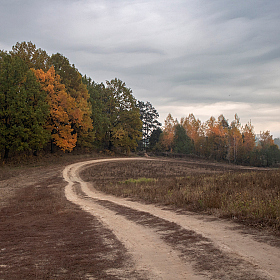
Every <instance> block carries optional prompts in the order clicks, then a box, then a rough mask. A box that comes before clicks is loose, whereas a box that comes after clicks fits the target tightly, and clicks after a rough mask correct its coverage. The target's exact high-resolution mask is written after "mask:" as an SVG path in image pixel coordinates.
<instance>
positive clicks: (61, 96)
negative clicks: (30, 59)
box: [32, 67, 82, 151]
mask: <svg viewBox="0 0 280 280" xmlns="http://www.w3.org/2000/svg"><path fill="white" fill-rule="evenodd" d="M32 70H33V71H34V73H35V75H36V77H37V79H38V81H39V82H40V84H41V87H42V89H43V90H44V91H45V92H46V93H47V102H48V104H49V106H50V115H49V118H48V120H47V124H46V128H47V129H48V130H49V131H50V132H51V141H52V144H53V143H54V144H55V145H56V146H58V147H59V148H60V149H61V150H62V151H72V150H73V148H74V147H75V146H76V143H77V134H76V133H74V131H73V128H72V123H73V122H74V123H81V122H82V114H81V112H80V110H79V108H78V107H77V104H76V101H75V99H74V98H73V97H71V96H70V95H69V94H68V93H67V92H66V90H65V86H64V84H62V83H61V82H60V76H59V75H57V74H55V70H54V67H51V68H50V69H49V70H48V71H47V72H44V71H43V70H42V69H38V70H35V69H32Z"/></svg>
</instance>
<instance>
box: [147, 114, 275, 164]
mask: <svg viewBox="0 0 280 280" xmlns="http://www.w3.org/2000/svg"><path fill="white" fill-rule="evenodd" d="M149 149H150V150H152V151H156V152H171V153H179V154H194V155H197V156H200V157H203V158H208V159H214V160H217V161H226V162H231V163H235V164H243V165H251V166H273V165H276V164H277V163H279V162H280V150H279V148H278V146H277V145H276V144H275V143H274V140H273V137H272V135H270V132H269V131H265V132H262V133H260V135H258V137H257V135H256V134H255V133H254V127H253V125H252V124H251V122H249V123H247V124H246V125H245V126H244V125H242V124H241V122H240V119H239V117H238V116H237V114H236V115H235V118H234V120H233V121H232V122H231V123H229V122H228V120H227V119H225V117H224V116H223V115H220V116H219V117H218V119H215V118H214V117H211V118H210V119H209V120H207V121H206V122H204V123H203V122H201V121H200V120H199V119H197V118H196V117H195V116H194V115H193V114H190V115H189V116H188V117H186V118H182V119H181V120H180V122H179V121H178V120H177V119H174V118H173V117H172V116H171V114H169V115H168V116H167V118H166V120H165V125H164V128H163V130H161V129H160V128H159V129H157V130H155V131H154V132H153V133H152V135H151V138H150V146H149Z"/></svg>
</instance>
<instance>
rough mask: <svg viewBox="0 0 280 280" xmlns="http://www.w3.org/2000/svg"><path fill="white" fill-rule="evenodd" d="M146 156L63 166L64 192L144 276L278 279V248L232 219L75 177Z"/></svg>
mask: <svg viewBox="0 0 280 280" xmlns="http://www.w3.org/2000/svg"><path fill="white" fill-rule="evenodd" d="M124 160H125V161H129V160H152V159H147V158H114V159H99V160H91V161H85V162H80V163H75V164H71V165H69V166H67V167H66V168H65V169H64V171H63V177H64V179H65V180H66V181H67V182H68V184H67V186H66V187H65V195H66V198H67V199H68V200H69V201H71V202H73V203H75V204H77V205H79V206H80V207H81V208H82V209H83V210H84V211H87V212H89V213H91V214H92V215H94V216H95V217H98V218H99V219H100V220H101V221H102V223H103V224H105V225H106V227H108V228H109V229H110V230H112V232H113V233H114V234H115V235H116V237H117V238H118V239H119V240H120V241H121V242H122V243H123V244H124V245H125V247H126V248H127V250H128V251H129V252H130V253H131V255H132V257H133V260H134V264H135V270H137V271H139V273H141V274H142V275H143V276H145V277H146V278H147V279H194V280H195V279H244V280H245V279H246V280H250V279H280V265H279V264H280V249H279V248H276V247H273V246H270V245H268V244H266V243H263V242H260V241H257V240H255V239H254V238H253V236H251V235H248V234H244V233H242V232H241V231H240V230H237V229H236V224H234V223H231V222H226V221H223V220H219V219H210V218H209V217H206V216H202V215H195V214H192V213H188V214H184V215H182V214H178V213H175V212H174V211H170V210H166V209H162V208H161V207H157V206H154V205H146V204H141V203H139V202H135V201H130V200H128V199H123V198H118V197H114V196H110V195H106V194H103V193H101V192H98V191H96V190H95V189H94V188H93V186H92V185H91V184H90V183H86V182H84V181H83V180H82V179H81V178H80V177H79V172H80V171H81V170H82V169H83V168H85V167H87V166H89V165H92V164H105V163H106V162H108V161H124Z"/></svg>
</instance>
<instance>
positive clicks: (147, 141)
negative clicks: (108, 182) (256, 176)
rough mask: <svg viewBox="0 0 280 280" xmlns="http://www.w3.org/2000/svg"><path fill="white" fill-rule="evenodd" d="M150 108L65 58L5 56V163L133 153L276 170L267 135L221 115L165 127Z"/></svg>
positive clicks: (0, 126)
mask: <svg viewBox="0 0 280 280" xmlns="http://www.w3.org/2000/svg"><path fill="white" fill-rule="evenodd" d="M158 118H159V114H158V112H157V110H156V109H155V108H154V107H153V106H152V104H151V103H150V102H146V103H145V102H142V101H138V100H136V98H135V97H134V96H133V94H132V90H131V89H130V88H128V87H127V86H126V84H125V83H124V82H122V81H121V80H119V79H117V78H115V79H113V80H110V81H106V82H105V83H100V84H99V83H96V82H94V81H93V80H92V79H91V78H90V77H87V76H86V75H84V76H82V75H81V73H80V72H79V71H78V69H77V68H76V67H75V65H74V64H70V62H69V60H68V58H66V57H64V56H63V55H62V54H59V53H56V54H52V55H48V54H47V52H46V51H44V50H42V49H40V48H38V49H37V48H36V46H35V44H33V43H32V42H28V43H26V42H22V43H17V44H16V45H15V46H13V47H12V50H11V51H10V52H7V51H0V159H1V161H3V160H4V161H5V160H6V159H7V158H8V157H10V158H12V157H14V156H18V155H26V154H34V155H36V154H38V152H39V151H41V150H43V151H44V152H55V151H57V150H61V151H64V152H71V151H73V150H75V149H83V150H86V151H113V152H121V153H127V154H128V153H130V152H131V151H137V150H138V151H139V150H140V151H154V152H170V153H179V154H193V155H197V156H200V157H204V158H209V159H214V160H218V161H220V160H222V161H227V162H232V163H235V164H246V165H255V166H271V165H274V164H276V163H277V162H280V151H279V149H278V146H277V145H275V144H274V141H273V139H272V136H271V135H270V133H269V132H268V131H266V132H263V133H261V134H260V137H259V141H256V135H255V133H254V129H253V126H252V125H251V123H248V124H246V125H245V126H243V125H241V123H240V120H239V118H238V116H237V115H236V116H235V119H234V120H233V121H232V122H231V123H229V122H228V120H226V119H225V117H224V116H223V115H221V116H220V117H219V118H218V119H217V120H216V119H215V118H214V117H211V118H210V119H209V120H208V121H206V122H205V123H203V122H201V121H200V120H199V119H196V118H195V116H194V115H192V114H190V115H189V116H188V117H186V118H182V119H181V121H180V122H179V121H178V120H174V119H173V117H172V116H171V115H170V114H169V115H168V116H167V118H166V120H165V124H164V126H163V128H162V127H161V124H160V123H159V122H158V120H157V119H158Z"/></svg>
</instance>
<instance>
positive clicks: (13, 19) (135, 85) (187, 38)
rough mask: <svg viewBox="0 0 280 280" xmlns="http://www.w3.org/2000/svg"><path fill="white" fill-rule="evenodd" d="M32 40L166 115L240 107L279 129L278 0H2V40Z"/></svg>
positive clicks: (261, 126)
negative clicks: (117, 81)
mask: <svg viewBox="0 0 280 280" xmlns="http://www.w3.org/2000/svg"><path fill="white" fill-rule="evenodd" d="M22 41H26V42H28V41H32V43H34V44H36V46H37V48H42V49H44V50H46V51H47V52H48V53H49V54H50V55H51V54H53V53H57V52H59V53H61V54H63V55H64V56H66V57H67V58H68V59H69V60H70V62H71V63H73V64H75V66H76V67H77V68H78V70H79V71H80V72H81V73H82V74H83V75H84V74H86V75H87V76H90V77H91V78H92V79H93V80H94V81H96V82H98V83H100V82H105V81H106V80H111V79H114V78H115V77H117V78H119V79H121V80H122V81H124V82H125V83H126V85H127V86H128V87H130V88H131V89H132V91H133V94H134V96H135V97H136V98H137V99H138V100H141V101H150V102H151V103H152V104H153V106H154V107H155V108H156V109H157V111H158V112H159V114H160V121H162V122H163V120H164V119H165V118H166V116H167V114H168V113H171V114H172V116H173V117H174V118H178V119H180V118H181V117H186V116H188V115H189V114H190V113H193V114H194V115H195V116H196V117H197V118H199V119H200V120H202V121H206V120H207V119H209V118H210V117H211V116H214V117H215V118H217V117H218V116H219V115H220V114H224V116H225V117H226V118H227V119H228V120H229V122H231V121H232V120H233V119H234V114H235V113H237V114H238V116H239V117H240V119H241V123H242V124H244V125H245V124H246V123H247V122H249V121H250V120H251V121H252V124H253V125H254V127H255V133H259V132H260V131H265V130H270V131H271V134H273V135H274V137H280V1H279V0H263V1H262V0H246V1H243V0H236V1H233V0H169V1H167V0H165V1H163V0H153V1H152V0H151V1H148V0H103V1H101V0H76V1H75V0H0V49H4V50H7V51H9V50H11V47H12V46H13V45H15V44H16V42H22Z"/></svg>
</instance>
